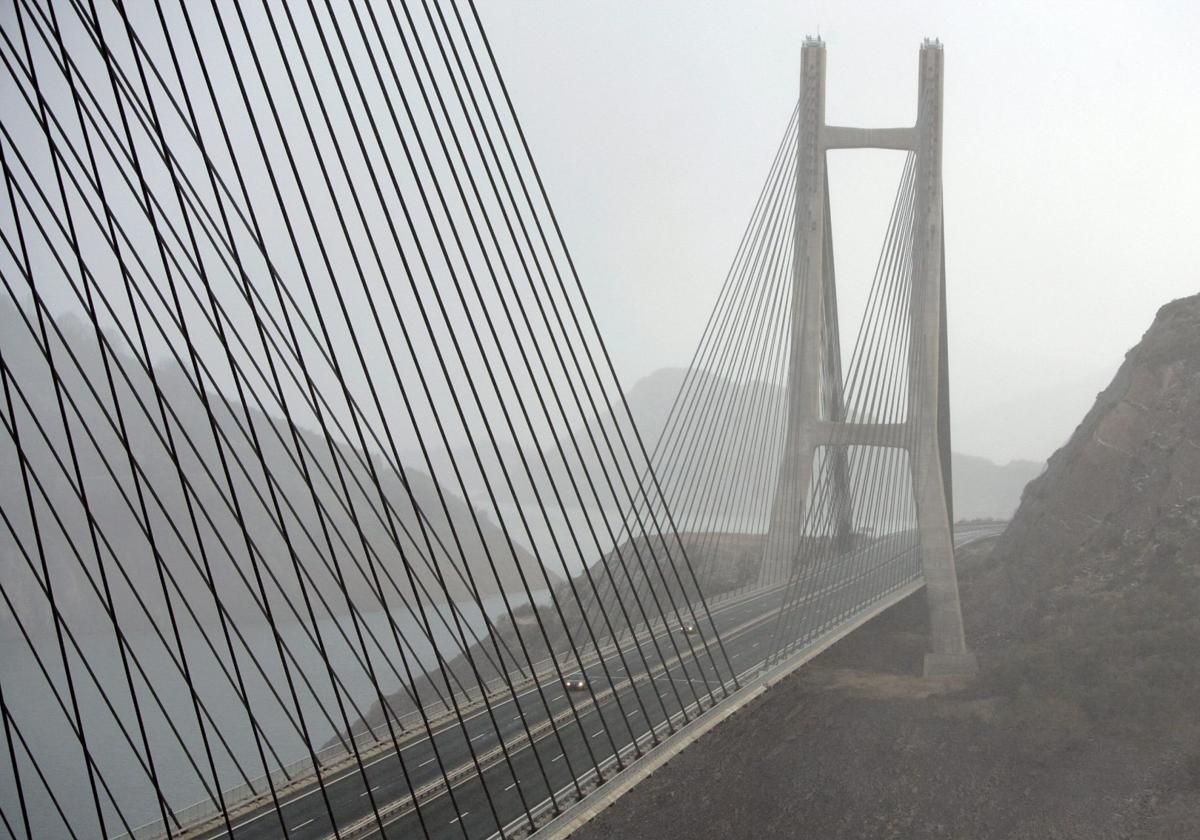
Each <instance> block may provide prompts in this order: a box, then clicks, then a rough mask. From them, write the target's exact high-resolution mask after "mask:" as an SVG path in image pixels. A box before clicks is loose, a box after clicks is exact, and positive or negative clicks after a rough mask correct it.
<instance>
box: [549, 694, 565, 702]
mask: <svg viewBox="0 0 1200 840" xmlns="http://www.w3.org/2000/svg"><path fill="white" fill-rule="evenodd" d="M561 699H563V696H562V695H561V694H560V695H558V696H557V697H551V698H550V702H551V703H557V702H558V701H559V700H561Z"/></svg>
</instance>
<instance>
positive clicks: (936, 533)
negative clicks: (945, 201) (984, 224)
mask: <svg viewBox="0 0 1200 840" xmlns="http://www.w3.org/2000/svg"><path fill="white" fill-rule="evenodd" d="M942 58H943V53H942V47H941V45H940V44H938V43H931V42H930V41H928V40H927V41H926V42H925V44H924V45H923V46H922V47H921V54H920V67H919V72H918V78H917V125H916V135H915V138H914V139H915V146H916V148H915V149H914V152H915V153H916V194H915V205H914V218H913V233H912V236H913V242H912V245H913V249H912V261H913V262H912V272H913V273H912V291H911V295H912V300H911V304H910V306H911V310H910V311H911V319H912V321H911V330H912V331H911V333H910V344H909V383H908V394H909V405H908V414H909V422H910V423H915V426H916V444H915V446H914V448H913V450H911V452H910V455H911V458H910V461H911V466H912V476H913V493H914V495H915V497H916V504H917V526H918V528H919V531H920V542H921V566H922V572H923V574H924V577H925V597H926V599H927V601H928V604H929V634H930V647H931V650H930V652H929V653H928V654H926V656H925V675H926V676H953V675H966V674H973V673H975V671H976V669H977V666H976V662H975V657H974V655H973V654H971V653H969V652H968V651H967V644H966V635H965V633H964V632H963V620H962V606H961V604H960V602H959V595H958V573H957V571H956V569H955V565H954V537H953V530H952V529H953V527H954V526H953V512H952V511H953V508H952V505H951V503H950V493H951V491H952V484H951V472H950V458H951V454H950V393H949V371H948V367H949V365H948V361H947V359H948V356H947V350H946V274H945V240H944V233H943V228H942Z"/></svg>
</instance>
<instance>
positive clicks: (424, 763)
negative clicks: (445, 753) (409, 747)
mask: <svg viewBox="0 0 1200 840" xmlns="http://www.w3.org/2000/svg"><path fill="white" fill-rule="evenodd" d="M436 760H437V756H436V755H435V756H434V757H433V758H431V759H429V760H428V761H422V762H421V763H420V764H418V765H417V766H418V767H424V766H425V765H426V764H433V762H435V761H436Z"/></svg>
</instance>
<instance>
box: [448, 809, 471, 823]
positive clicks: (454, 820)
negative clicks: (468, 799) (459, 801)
mask: <svg viewBox="0 0 1200 840" xmlns="http://www.w3.org/2000/svg"><path fill="white" fill-rule="evenodd" d="M470 813H471V812H470V811H463V812H462V813H461V814H459V815H458V816H457V817H455V818H454V819H452V820H450V825H454V824H455V823H456V822H458V821H459V820H460V819H462V818H463V817H465V816H467V815H469V814H470Z"/></svg>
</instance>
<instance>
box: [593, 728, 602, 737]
mask: <svg viewBox="0 0 1200 840" xmlns="http://www.w3.org/2000/svg"><path fill="white" fill-rule="evenodd" d="M603 734H604V730H603V729H601V730H600V731H599V732H593V733H592V737H593V738H599V737H600V736H601V735H603Z"/></svg>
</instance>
